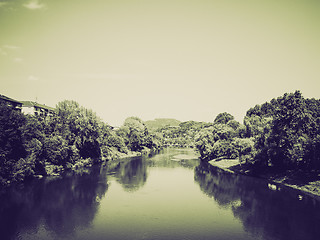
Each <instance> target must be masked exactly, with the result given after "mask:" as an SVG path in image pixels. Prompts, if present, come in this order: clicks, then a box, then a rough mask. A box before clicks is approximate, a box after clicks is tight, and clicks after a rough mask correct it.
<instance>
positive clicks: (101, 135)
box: [0, 100, 161, 184]
mask: <svg viewBox="0 0 320 240" xmlns="http://www.w3.org/2000/svg"><path fill="white" fill-rule="evenodd" d="M160 144H161V141H159V139H158V137H157V136H154V135H151V134H149V132H148V129H147V128H146V126H145V125H144V123H143V122H142V121H141V119H139V118H136V117H131V118H128V119H126V121H125V123H124V125H123V126H122V127H121V128H120V129H119V130H113V129H112V128H111V127H110V126H109V125H108V124H106V123H104V122H103V121H102V120H101V119H99V117H97V115H96V114H95V113H94V112H93V111H92V110H89V109H86V108H84V107H81V106H79V104H78V103H77V102H75V101H68V100H66V101H63V102H60V103H58V104H57V106H56V114H55V115H52V116H34V115H24V114H23V113H21V112H19V111H17V110H15V109H13V108H11V107H9V106H7V104H6V103H3V102H1V103H0V184H9V183H11V182H14V181H22V180H24V179H25V178H28V177H31V176H34V175H55V174H58V173H59V172H61V171H63V170H67V169H70V170H71V169H73V170H75V169H78V168H81V167H82V166H85V165H92V164H94V163H97V162H100V161H106V160H111V159H114V158H118V157H121V156H125V155H126V154H129V153H130V151H142V150H144V151H145V152H147V151H149V149H159V148H160Z"/></svg>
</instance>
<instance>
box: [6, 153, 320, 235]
mask: <svg viewBox="0 0 320 240" xmlns="http://www.w3.org/2000/svg"><path fill="white" fill-rule="evenodd" d="M319 236H320V202H319V200H317V199H316V198H312V197H309V196H306V195H303V194H302V193H300V192H298V191H295V190H292V189H289V188H285V187H282V186H274V185H272V184H270V183H268V182H267V181H264V180H261V179H255V178H251V177H247V176H241V175H235V174H230V173H226V172H223V171H221V170H219V169H216V168H214V167H212V166H210V165H208V164H201V163H200V161H199V160H198V159H197V156H196V155H195V154H194V152H193V151H192V150H190V149H165V150H163V151H162V152H160V153H159V154H157V155H154V156H152V157H134V158H129V159H126V160H122V161H120V162H114V163H112V164H109V165H108V166H95V167H93V168H92V169H90V170H89V171H86V172H83V173H82V174H67V175H66V176H63V177H60V178H55V179H49V178H43V179H35V180H32V181H30V182H27V183H24V184H20V185H16V186H12V187H10V188H7V189H2V190H1V191H0V239H2V240H7V239H8V240H9V239H96V240H98V239H112V240H113V239H121V240H126V239H130V240H134V239H159V240H160V239H162V240H163V239H171V240H174V239H197V240H200V239H217V240H218V239H219V240H220V239H221V240H223V239H232V240H236V239H238V240H240V239H243V240H244V239H245V240H250V239H262V240H288V239H289V240H295V239H297V240H298V239H299V240H302V239H303V240H307V239H310V240H311V239H312V240H313V239H319Z"/></svg>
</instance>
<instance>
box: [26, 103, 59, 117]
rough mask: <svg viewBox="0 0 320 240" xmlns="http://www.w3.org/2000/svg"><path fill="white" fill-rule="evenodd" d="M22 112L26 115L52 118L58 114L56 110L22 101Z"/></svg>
mask: <svg viewBox="0 0 320 240" xmlns="http://www.w3.org/2000/svg"><path fill="white" fill-rule="evenodd" d="M21 103H22V110H21V111H22V112H23V113H24V114H32V115H37V116H50V115H51V116H52V115H54V114H55V113H56V111H55V108H52V107H49V106H46V105H44V104H39V103H36V102H32V101H21Z"/></svg>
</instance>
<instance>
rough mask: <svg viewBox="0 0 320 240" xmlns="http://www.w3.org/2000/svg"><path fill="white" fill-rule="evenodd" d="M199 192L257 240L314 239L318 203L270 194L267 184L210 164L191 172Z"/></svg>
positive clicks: (319, 219)
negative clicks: (228, 213) (222, 209)
mask: <svg viewBox="0 0 320 240" xmlns="http://www.w3.org/2000/svg"><path fill="white" fill-rule="evenodd" d="M195 181H196V182H197V183H198V184H199V185H200V188H201V190H202V191H203V192H204V193H206V194H207V195H208V196H210V197H213V199H214V200H215V201H216V202H217V203H218V204H219V205H220V206H221V207H230V208H231V209H232V212H233V214H234V216H235V217H237V218H238V219H240V220H241V222H242V224H243V226H244V229H245V230H246V231H248V232H250V233H252V234H253V235H255V236H256V237H257V238H259V239H260V238H261V239H279V240H282V239H283V240H284V239H291V240H294V239H297V240H301V239H304V240H306V239H310V240H311V239H318V237H319V236H320V228H319V226H320V202H319V201H318V200H317V199H315V198H312V197H309V196H304V197H303V199H302V200H301V198H300V199H299V198H298V196H299V194H301V193H300V192H298V191H295V190H292V189H289V188H286V187H282V188H281V190H280V189H278V190H274V189H273V190H271V189H270V188H269V187H268V182H267V181H264V180H261V179H256V178H252V177H247V176H242V175H237V174H231V173H227V172H224V171H222V170H220V169H217V168H215V167H213V166H211V165H210V164H200V165H199V166H197V167H196V168H195Z"/></svg>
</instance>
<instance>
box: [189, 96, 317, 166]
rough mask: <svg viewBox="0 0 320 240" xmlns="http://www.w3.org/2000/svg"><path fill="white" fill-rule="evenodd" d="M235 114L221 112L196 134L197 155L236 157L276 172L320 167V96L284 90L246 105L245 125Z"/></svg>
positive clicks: (211, 157) (243, 161) (208, 157)
mask: <svg viewBox="0 0 320 240" xmlns="http://www.w3.org/2000/svg"><path fill="white" fill-rule="evenodd" d="M233 119H234V118H233V116H232V115H230V114H228V113H221V114H219V115H218V116H217V117H216V119H215V120H214V123H213V126H210V127H207V128H204V129H202V130H201V131H200V132H199V133H198V134H197V136H196V138H195V144H196V147H197V149H198V150H199V152H200V154H201V158H203V159H214V158H219V157H222V158H239V160H240V163H247V164H250V165H252V166H254V167H256V168H264V169H266V168H269V169H273V170H274V169H276V170H277V171H284V170H294V169H300V170H316V169H318V170H319V169H320V100H315V99H305V98H303V96H302V94H301V92H300V91H296V92H294V93H289V94H288V93H286V94H284V95H283V96H281V97H278V98H275V99H272V100H271V101H270V102H266V103H264V104H262V105H256V106H255V107H253V108H251V109H249V110H248V111H247V114H246V116H245V118H244V121H243V124H240V123H238V122H236V121H235V120H233Z"/></svg>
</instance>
